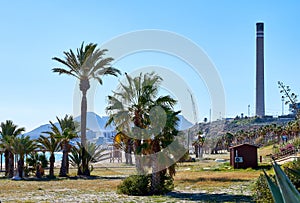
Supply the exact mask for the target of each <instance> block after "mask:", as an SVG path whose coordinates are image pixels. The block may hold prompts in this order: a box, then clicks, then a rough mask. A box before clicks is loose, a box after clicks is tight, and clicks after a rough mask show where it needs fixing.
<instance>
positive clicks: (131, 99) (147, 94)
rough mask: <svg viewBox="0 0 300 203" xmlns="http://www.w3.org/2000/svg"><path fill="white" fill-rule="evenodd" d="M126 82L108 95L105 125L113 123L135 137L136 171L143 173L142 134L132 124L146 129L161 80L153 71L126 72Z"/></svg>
mask: <svg viewBox="0 0 300 203" xmlns="http://www.w3.org/2000/svg"><path fill="white" fill-rule="evenodd" d="M125 75H126V79H127V81H126V82H127V83H121V85H120V89H119V90H118V91H116V92H114V94H113V95H112V96H108V102H109V104H108V107H107V108H106V111H107V113H108V115H109V120H108V122H107V124H106V125H109V124H111V123H112V122H114V123H115V125H116V126H117V128H118V129H119V131H121V132H122V133H123V134H125V135H127V136H129V137H131V138H134V137H135V136H138V137H136V138H137V139H133V140H134V154H135V164H136V168H137V172H138V173H144V170H143V166H142V163H141V160H140V156H139V155H141V154H142V150H141V144H142V135H141V134H138V135H136V133H133V130H132V129H133V128H132V126H133V125H134V127H135V128H139V129H146V128H147V122H148V118H147V116H149V112H150V107H151V105H152V104H153V101H154V99H155V98H156V97H157V93H158V86H159V84H160V82H161V81H162V78H161V77H159V76H158V75H157V74H155V73H154V72H152V73H146V74H144V75H143V74H142V73H141V74H140V75H139V76H137V77H135V78H132V77H131V76H129V75H128V74H126V73H125Z"/></svg>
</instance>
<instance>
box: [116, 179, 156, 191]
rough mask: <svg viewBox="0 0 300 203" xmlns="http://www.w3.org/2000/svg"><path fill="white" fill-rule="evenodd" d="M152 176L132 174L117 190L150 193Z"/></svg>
mask: <svg viewBox="0 0 300 203" xmlns="http://www.w3.org/2000/svg"><path fill="white" fill-rule="evenodd" d="M150 178H151V177H150V176H146V175H131V176H129V177H128V178H126V179H125V180H123V182H122V183H121V184H120V185H119V186H118V188H117V192H118V193H121V194H126V195H148V194H149V191H150Z"/></svg>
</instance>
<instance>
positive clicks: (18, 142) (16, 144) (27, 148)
mask: <svg viewBox="0 0 300 203" xmlns="http://www.w3.org/2000/svg"><path fill="white" fill-rule="evenodd" d="M36 148H37V145H36V143H35V142H34V140H30V137H29V136H26V137H25V136H24V135H22V136H21V137H16V138H15V139H14V141H13V144H12V149H13V152H14V153H15V154H18V155H19V160H18V173H19V177H20V178H23V171H24V156H25V154H29V153H30V152H32V151H34V150H35V149H36Z"/></svg>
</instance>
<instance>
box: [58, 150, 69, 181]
mask: <svg viewBox="0 0 300 203" xmlns="http://www.w3.org/2000/svg"><path fill="white" fill-rule="evenodd" d="M67 156H68V152H67V149H66V144H64V147H63V157H62V160H61V166H60V171H59V176H60V177H66V176H67Z"/></svg>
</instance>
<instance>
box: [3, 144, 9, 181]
mask: <svg viewBox="0 0 300 203" xmlns="http://www.w3.org/2000/svg"><path fill="white" fill-rule="evenodd" d="M4 156H5V176H6V177H7V176H8V174H9V151H8V150H5V152H4Z"/></svg>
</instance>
